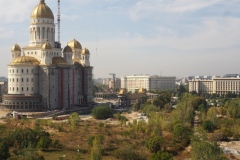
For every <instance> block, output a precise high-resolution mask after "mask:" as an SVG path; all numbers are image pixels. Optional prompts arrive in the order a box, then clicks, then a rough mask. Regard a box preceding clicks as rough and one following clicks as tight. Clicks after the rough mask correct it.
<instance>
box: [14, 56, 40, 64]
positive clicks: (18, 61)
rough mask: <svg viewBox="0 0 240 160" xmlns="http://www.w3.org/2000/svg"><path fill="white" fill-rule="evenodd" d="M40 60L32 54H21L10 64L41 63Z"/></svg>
mask: <svg viewBox="0 0 240 160" xmlns="http://www.w3.org/2000/svg"><path fill="white" fill-rule="evenodd" d="M39 64H40V62H39V61H38V60H37V59H36V58H34V57H30V56H20V57H17V58H15V59H13V60H12V62H11V63H10V64H9V65H39Z"/></svg>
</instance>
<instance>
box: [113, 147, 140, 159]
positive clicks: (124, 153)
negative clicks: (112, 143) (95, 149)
mask: <svg viewBox="0 0 240 160" xmlns="http://www.w3.org/2000/svg"><path fill="white" fill-rule="evenodd" d="M114 155H115V156H116V158H117V159H121V160H139V159H141V158H140V156H139V155H138V154H137V153H136V151H135V149H134V148H133V147H132V146H129V145H123V146H121V147H120V148H119V149H117V150H116V151H115V152H114Z"/></svg>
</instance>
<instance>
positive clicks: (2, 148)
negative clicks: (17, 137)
mask: <svg viewBox="0 0 240 160" xmlns="http://www.w3.org/2000/svg"><path fill="white" fill-rule="evenodd" d="M10 156H11V155H10V154H9V148H8V144H7V143H6V141H2V142H1V143H0V159H2V160H5V159H7V158H9V157H10Z"/></svg>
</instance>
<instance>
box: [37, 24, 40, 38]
mask: <svg viewBox="0 0 240 160" xmlns="http://www.w3.org/2000/svg"><path fill="white" fill-rule="evenodd" d="M37 36H38V39H40V28H39V27H38V28H37Z"/></svg>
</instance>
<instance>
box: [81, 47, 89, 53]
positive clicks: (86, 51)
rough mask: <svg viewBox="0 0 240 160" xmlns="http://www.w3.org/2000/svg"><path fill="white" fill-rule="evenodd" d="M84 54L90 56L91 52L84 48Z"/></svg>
mask: <svg viewBox="0 0 240 160" xmlns="http://www.w3.org/2000/svg"><path fill="white" fill-rule="evenodd" d="M82 54H90V52H89V50H88V49H87V48H84V49H83V50H82Z"/></svg>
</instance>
